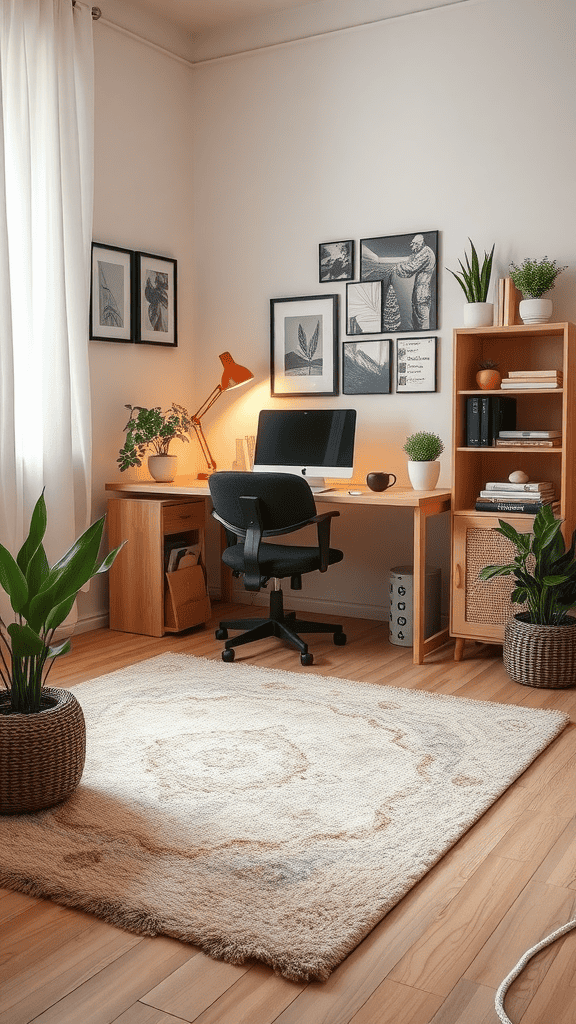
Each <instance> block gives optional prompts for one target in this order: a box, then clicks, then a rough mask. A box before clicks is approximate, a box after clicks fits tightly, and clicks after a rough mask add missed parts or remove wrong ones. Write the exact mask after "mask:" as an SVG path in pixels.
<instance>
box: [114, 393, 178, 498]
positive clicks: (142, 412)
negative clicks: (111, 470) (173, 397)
mask: <svg viewBox="0 0 576 1024" xmlns="http://www.w3.org/2000/svg"><path fill="white" fill-rule="evenodd" d="M126 409H129V410H130V416H129V418H128V423H127V424H126V426H125V427H124V430H125V431H126V440H125V442H124V447H123V448H121V449H120V454H119V457H118V459H117V462H118V465H119V466H120V470H121V472H124V470H125V469H129V468H130V467H131V466H141V465H142V459H143V458H144V455H145V454H146V452H147V451H148V450H150V449H151V451H152V454H151V455H149V456H148V470H149V472H150V475H151V476H152V477H153V478H154V480H165V481H169V480H173V479H174V477H175V476H176V464H177V461H178V460H177V456H176V455H171V454H170V451H169V449H170V445H171V443H172V441H175V440H179V441H186V442H187V441H188V440H189V433H190V428H191V426H192V420H191V417H190V415H189V413H188V412H187V411H186V409H185V408H184V406H183V405H176V404H175V403H174V402H173V403H172V405H171V406H170V408H169V409H166V410H165V411H164V412H162V410H161V408H160V406H159V405H157V406H154V408H153V409H145V408H143V406H141V405H127V406H126Z"/></svg>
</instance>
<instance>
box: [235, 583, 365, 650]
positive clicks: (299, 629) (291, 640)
mask: <svg viewBox="0 0 576 1024" xmlns="http://www.w3.org/2000/svg"><path fill="white" fill-rule="evenodd" d="M229 629H242V630H245V632H243V633H241V634H240V636H235V637H233V639H231V640H229V639H228V630H229ZM299 633H332V634H333V636H334V643H335V644H338V645H343V644H345V643H346V634H345V633H344V630H343V628H342V626H341V625H337V624H336V623H333V622H309V621H308V620H306V619H297V618H296V612H286V613H285V612H284V598H283V594H282V591H281V590H273V591H271V593H270V614H269V616H268V617H267V618H252V619H228V620H227V621H225V622H221V623H220V624H219V628H218V629H217V630H216V634H215V635H216V639H217V640H225V641H226V643H225V644H224V650H223V651H222V660H223V661H233V660H234V648H235V647H241V646H243V645H244V644H249V643H252V641H253V640H264V639H266V638H267V637H270V636H276V637H278V639H279V640H284V641H285V642H286V643H288V644H290V645H291V646H292V647H295V648H296V650H298V651H300V661H301V662H302V664H303V665H312V664H313V656H312V655H311V654H309V653H308V644H306V643H305V642H304V641H303V640H302V639H301V637H300V636H299V635H298V634H299Z"/></svg>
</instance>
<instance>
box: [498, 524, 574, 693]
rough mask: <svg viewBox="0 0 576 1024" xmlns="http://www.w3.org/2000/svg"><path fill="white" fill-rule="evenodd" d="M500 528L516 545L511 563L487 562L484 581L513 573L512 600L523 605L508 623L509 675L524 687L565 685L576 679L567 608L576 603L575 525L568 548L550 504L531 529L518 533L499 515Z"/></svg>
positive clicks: (506, 658) (506, 662)
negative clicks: (520, 610)
mask: <svg viewBox="0 0 576 1024" xmlns="http://www.w3.org/2000/svg"><path fill="white" fill-rule="evenodd" d="M498 522H499V524H500V525H499V527H497V528H496V532H497V533H500V534H502V536H503V537H506V538H507V539H508V540H509V541H510V542H511V544H512V545H513V547H514V549H515V552H516V554H515V556H514V560H513V561H512V562H509V563H508V564H507V565H487V566H485V568H484V569H482V570H481V571H480V573H479V578H480V579H481V580H491V579H494V578H495V577H497V576H514V577H515V579H516V588H515V589H514V591H513V593H512V594H511V597H510V600H511V601H512V603H514V604H522V605H525V607H526V610H525V611H523V612H518V613H516V614H515V615H514V617H513V618H512V619H511V620H510V622H508V623H507V624H506V627H505V632H504V652H503V653H504V667H505V669H506V671H507V673H508V675H509V676H510V678H511V679H514V680H515V682H517V683H524V684H525V685H526V686H539V687H552V688H554V687H567V686H573V685H574V684H576V628H575V627H576V618H574V616H572V615H568V614H567V613H568V611H569V609H570V608H572V607H573V606H574V605H575V604H576V559H575V557H574V553H575V549H576V530H575V531H574V534H573V535H572V543H571V545H570V547H569V549H568V550H566V545H565V543H564V538H563V536H562V533H561V527H562V522H563V520H562V519H555V518H554V513H553V511H552V509H551V508H550V506H549V505H543V506H542V508H540V509H539V510H538V512H537V513H536V515H535V517H534V525H533V532H532V533H518V531H517V530H515V529H514V527H513V526H511V525H510V523H507V522H505V521H504V520H502V519H499V520H498Z"/></svg>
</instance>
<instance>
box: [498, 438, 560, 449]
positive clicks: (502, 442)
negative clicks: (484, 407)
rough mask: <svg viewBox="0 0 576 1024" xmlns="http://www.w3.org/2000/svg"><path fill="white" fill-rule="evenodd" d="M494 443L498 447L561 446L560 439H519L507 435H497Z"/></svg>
mask: <svg viewBox="0 0 576 1024" xmlns="http://www.w3.org/2000/svg"><path fill="white" fill-rule="evenodd" d="M494 444H495V445H496V446H497V447H498V448H561V447H562V445H561V443H560V440H558V441H538V440H534V441H533V440H531V439H530V440H524V441H522V440H520V438H519V437H517V438H511V437H510V438H509V437H504V438H502V437H497V438H496V440H495V442H494Z"/></svg>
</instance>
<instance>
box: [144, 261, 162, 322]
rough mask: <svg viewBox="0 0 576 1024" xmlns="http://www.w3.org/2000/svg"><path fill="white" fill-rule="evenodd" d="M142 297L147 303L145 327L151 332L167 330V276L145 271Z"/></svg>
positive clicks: (156, 271)
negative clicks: (143, 296)
mask: <svg viewBox="0 0 576 1024" xmlns="http://www.w3.org/2000/svg"><path fill="white" fill-rule="evenodd" d="M144 276H145V280H146V284H145V286H144V295H145V298H146V302H147V307H146V327H147V328H148V329H149V330H153V331H164V332H166V331H167V330H168V274H164V273H161V272H160V271H158V270H145V271H144Z"/></svg>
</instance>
